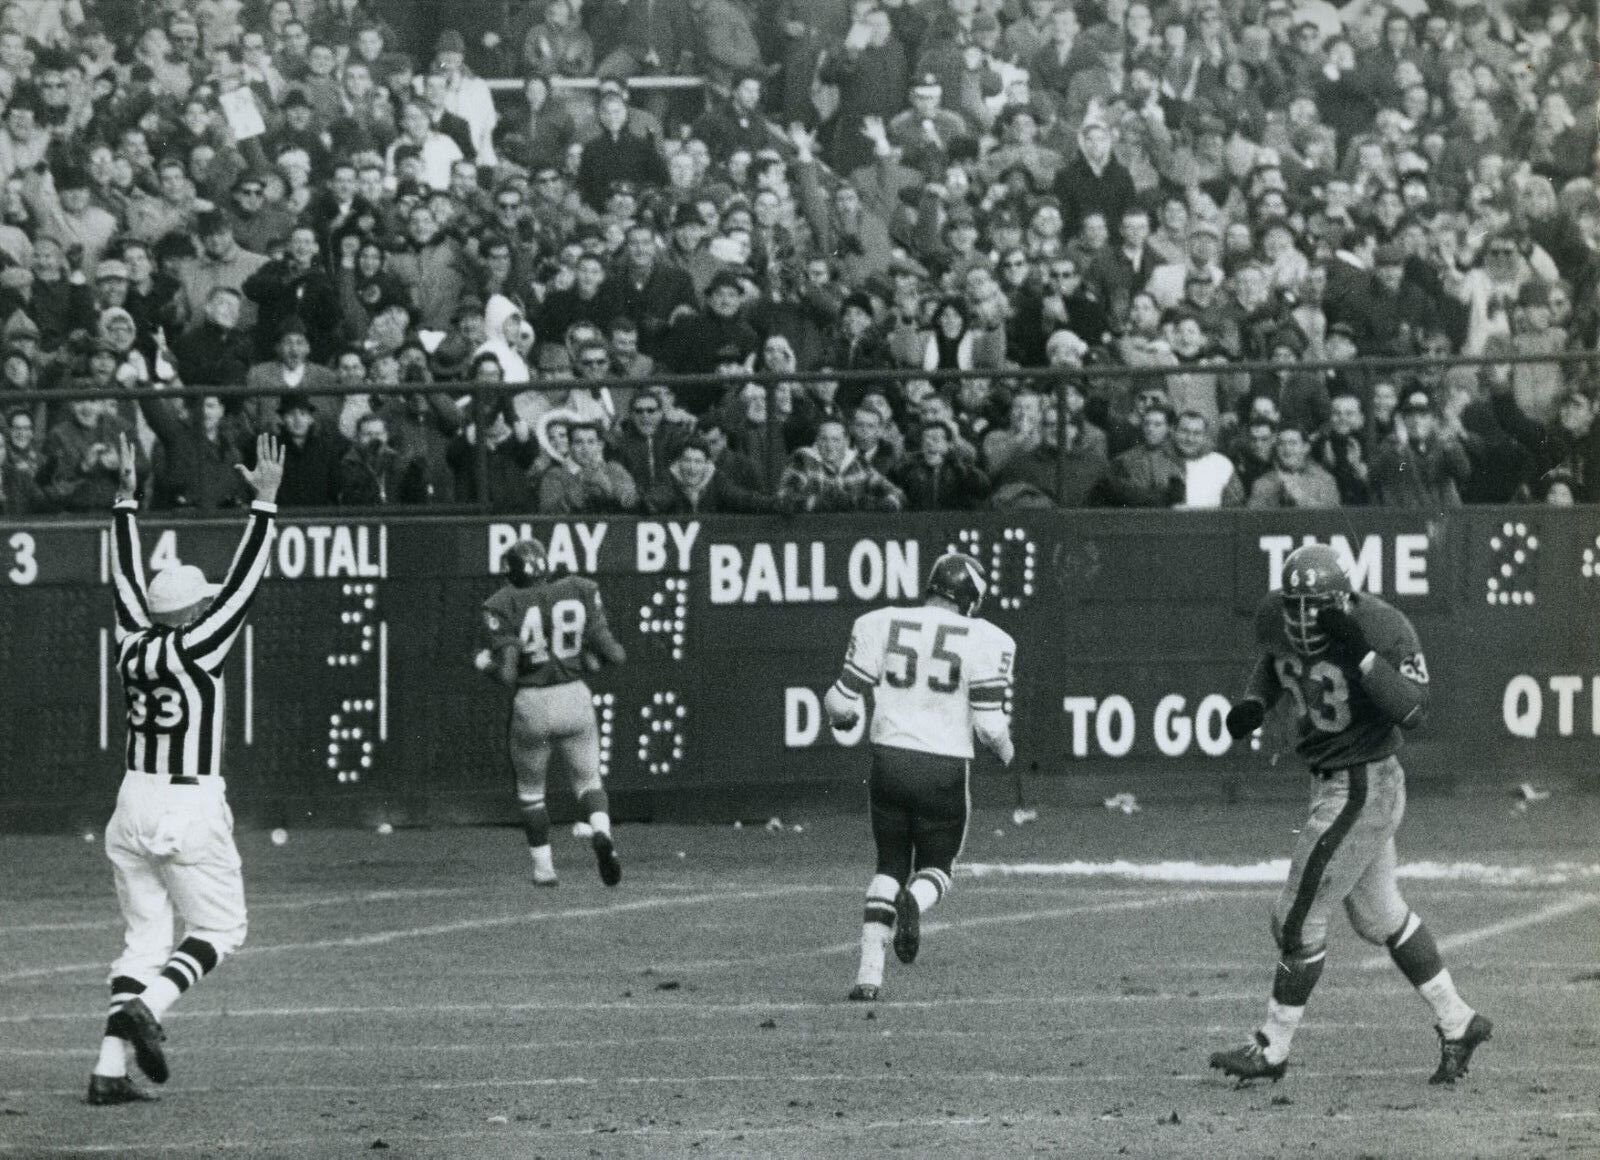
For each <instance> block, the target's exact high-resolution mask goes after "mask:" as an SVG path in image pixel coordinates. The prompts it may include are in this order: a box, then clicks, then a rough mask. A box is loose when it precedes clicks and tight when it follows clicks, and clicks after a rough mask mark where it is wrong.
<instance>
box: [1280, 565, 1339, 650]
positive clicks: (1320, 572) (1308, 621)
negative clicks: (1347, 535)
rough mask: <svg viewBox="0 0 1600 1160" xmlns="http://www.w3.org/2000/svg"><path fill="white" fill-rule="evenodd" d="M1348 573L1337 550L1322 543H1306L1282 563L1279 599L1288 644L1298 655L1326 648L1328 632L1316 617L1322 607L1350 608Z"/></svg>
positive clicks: (1320, 612)
mask: <svg viewBox="0 0 1600 1160" xmlns="http://www.w3.org/2000/svg"><path fill="white" fill-rule="evenodd" d="M1352 592H1353V589H1352V588H1351V587H1350V574H1349V573H1348V572H1346V571H1345V567H1344V562H1343V561H1342V560H1340V559H1339V553H1337V552H1335V551H1334V550H1333V549H1332V548H1330V547H1328V546H1327V545H1326V544H1307V545H1306V546H1305V547H1303V548H1297V549H1296V550H1294V551H1293V552H1290V553H1289V558H1288V559H1287V560H1285V561H1284V562H1283V575H1282V578H1281V582H1280V584H1279V592H1278V596H1279V599H1281V600H1282V601H1283V627H1284V630H1285V632H1287V633H1288V636H1289V643H1290V644H1291V645H1293V646H1294V650H1295V652H1297V653H1299V654H1300V655H1301V656H1307V657H1313V656H1316V655H1317V654H1318V653H1320V652H1324V651H1326V650H1327V647H1328V634H1327V633H1326V632H1325V631H1323V628H1322V625H1321V623H1320V621H1319V620H1318V617H1320V616H1321V614H1322V610H1323V609H1325V608H1337V609H1339V610H1340V611H1344V610H1346V609H1348V608H1349V607H1350V597H1351V594H1352Z"/></svg>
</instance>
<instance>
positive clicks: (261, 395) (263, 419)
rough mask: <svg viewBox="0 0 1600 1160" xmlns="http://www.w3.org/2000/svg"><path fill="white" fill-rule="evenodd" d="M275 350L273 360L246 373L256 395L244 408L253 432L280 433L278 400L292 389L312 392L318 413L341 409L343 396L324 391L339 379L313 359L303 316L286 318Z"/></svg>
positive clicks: (246, 378)
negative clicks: (328, 393) (326, 393)
mask: <svg viewBox="0 0 1600 1160" xmlns="http://www.w3.org/2000/svg"><path fill="white" fill-rule="evenodd" d="M274 351H275V355H274V357H273V358H272V359H271V360H270V361H268V362H259V363H257V364H256V365H254V366H253V367H251V368H250V371H249V373H248V374H247V375H246V376H245V386H247V387H249V388H250V389H251V390H252V391H254V392H255V397H254V398H252V399H249V400H248V401H246V403H245V404H244V408H243V412H244V415H245V418H246V420H247V422H248V423H249V429H250V430H251V431H252V432H254V433H256V434H262V433H265V434H277V430H278V412H277V410H276V405H275V400H277V399H278V398H279V397H280V396H282V395H284V394H287V393H290V392H298V393H300V394H304V395H309V396H311V397H312V399H313V401H315V403H316V406H317V413H318V414H322V415H337V414H338V413H339V411H340V409H341V408H342V406H343V400H342V399H341V398H338V397H334V396H326V395H324V392H325V391H327V390H329V389H330V388H332V387H335V386H337V385H338V380H337V379H336V377H335V376H334V373H333V372H332V371H331V370H329V369H328V368H327V367H325V366H321V365H320V364H318V363H314V362H311V361H310V358H311V340H310V339H309V338H307V337H306V326H305V323H304V322H303V321H302V320H301V319H300V318H298V317H293V316H291V317H289V318H286V319H284V321H283V323H282V325H281V326H280V327H279V328H278V341H277V343H276V345H275V348H274Z"/></svg>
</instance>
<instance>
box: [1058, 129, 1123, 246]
mask: <svg viewBox="0 0 1600 1160" xmlns="http://www.w3.org/2000/svg"><path fill="white" fill-rule="evenodd" d="M1054 193H1055V195H1056V197H1057V199H1058V200H1059V201H1060V202H1061V218H1062V224H1063V229H1064V233H1065V235H1066V236H1071V235H1074V234H1076V233H1077V232H1078V227H1079V226H1081V225H1082V224H1083V219H1084V218H1086V217H1088V216H1089V215H1090V214H1094V213H1098V214H1102V215H1104V217H1105V220H1106V223H1107V224H1108V225H1112V224H1113V223H1115V224H1118V225H1120V223H1121V221H1122V215H1123V213H1124V211H1126V210H1127V209H1129V208H1130V207H1131V206H1132V205H1133V204H1134V200H1135V197H1136V192H1135V190H1134V187H1133V177H1132V175H1131V174H1129V172H1128V167H1127V166H1125V165H1124V164H1122V162H1121V161H1119V160H1117V159H1116V158H1115V157H1113V156H1112V154H1111V129H1110V127H1109V126H1107V125H1106V123H1105V121H1104V120H1101V119H1099V118H1097V117H1090V118H1089V119H1088V120H1086V121H1084V123H1083V127H1082V128H1081V129H1079V130H1078V154H1077V156H1076V157H1074V158H1073V159H1072V160H1071V161H1069V162H1068V163H1067V164H1066V166H1065V167H1064V168H1063V169H1062V170H1061V171H1060V172H1059V173H1057V174H1056V183H1055V187H1054Z"/></svg>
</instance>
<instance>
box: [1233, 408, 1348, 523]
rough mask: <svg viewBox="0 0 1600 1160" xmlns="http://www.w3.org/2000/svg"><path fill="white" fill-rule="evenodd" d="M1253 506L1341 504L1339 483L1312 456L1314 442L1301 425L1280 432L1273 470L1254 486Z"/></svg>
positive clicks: (1324, 505)
mask: <svg viewBox="0 0 1600 1160" xmlns="http://www.w3.org/2000/svg"><path fill="white" fill-rule="evenodd" d="M1249 506H1250V507H1253V508H1291V507H1292V508H1331V507H1338V506H1339V485H1338V484H1337V483H1335V482H1334V481H1333V476H1331V475H1329V474H1328V473H1327V471H1325V470H1324V469H1323V468H1322V467H1321V466H1319V465H1318V464H1317V463H1315V462H1313V461H1312V459H1311V444H1310V442H1309V441H1308V440H1307V439H1306V433H1305V432H1304V431H1302V430H1300V428H1298V427H1284V428H1282V429H1281V430H1280V431H1279V432H1278V435H1277V443H1276V445H1275V461H1274V466H1273V468H1272V470H1271V471H1268V472H1267V473H1266V474H1264V475H1262V476H1261V477H1259V478H1258V479H1257V480H1256V481H1255V483H1253V484H1252V485H1251V487H1250V503H1249Z"/></svg>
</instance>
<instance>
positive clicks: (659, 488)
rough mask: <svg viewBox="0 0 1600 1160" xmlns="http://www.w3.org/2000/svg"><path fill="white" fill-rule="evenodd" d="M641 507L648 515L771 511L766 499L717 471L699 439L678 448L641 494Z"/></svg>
mask: <svg viewBox="0 0 1600 1160" xmlns="http://www.w3.org/2000/svg"><path fill="white" fill-rule="evenodd" d="M644 506H645V510H646V511H648V512H650V513H651V514H652V515H701V514H704V513H707V512H766V511H772V510H773V502H772V499H771V498H770V497H769V496H766V495H763V494H761V492H759V491H754V490H751V489H748V488H744V487H741V486H739V485H738V484H737V483H735V482H733V481H732V480H731V479H729V478H728V477H727V475H725V474H724V473H723V472H721V471H718V470H717V465H716V464H715V463H713V462H712V460H711V448H710V447H709V446H707V444H706V443H705V441H704V440H702V439H691V440H690V441H689V442H687V443H685V444H683V446H682V447H681V448H679V450H678V454H677V458H675V459H674V460H673V462H672V466H671V467H670V468H668V469H667V470H666V471H665V472H664V473H663V474H662V478H661V479H660V481H659V482H657V483H656V484H655V486H653V487H652V488H651V489H650V490H649V491H648V492H646V493H645V497H644Z"/></svg>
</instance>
